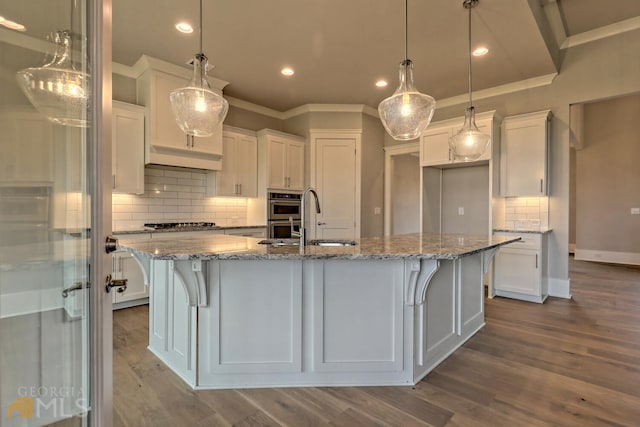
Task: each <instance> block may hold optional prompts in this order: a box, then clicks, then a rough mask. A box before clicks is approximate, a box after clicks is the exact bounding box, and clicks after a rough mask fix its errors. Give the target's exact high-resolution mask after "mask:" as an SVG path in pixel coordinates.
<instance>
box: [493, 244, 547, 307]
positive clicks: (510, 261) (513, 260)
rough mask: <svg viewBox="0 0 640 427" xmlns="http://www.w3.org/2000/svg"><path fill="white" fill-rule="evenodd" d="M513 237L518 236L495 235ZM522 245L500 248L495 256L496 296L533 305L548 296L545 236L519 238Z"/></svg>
mask: <svg viewBox="0 0 640 427" xmlns="http://www.w3.org/2000/svg"><path fill="white" fill-rule="evenodd" d="M496 234H497V235H506V236H510V237H512V236H513V235H514V234H518V233H517V232H516V233H496ZM518 235H519V236H520V237H521V239H522V240H521V241H519V242H515V243H511V244H510V245H507V246H505V247H503V248H501V249H500V250H499V251H498V253H497V254H496V256H495V260H494V274H493V281H494V283H493V288H494V291H495V294H496V295H498V296H502V297H508V298H516V299H521V300H524V301H531V302H540V303H541V302H544V300H545V299H546V298H547V295H548V289H547V288H548V284H547V282H548V279H547V262H546V255H547V250H546V246H547V245H546V240H547V238H546V234H528V233H522V234H518Z"/></svg>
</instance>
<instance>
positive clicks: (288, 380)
mask: <svg viewBox="0 0 640 427" xmlns="http://www.w3.org/2000/svg"><path fill="white" fill-rule="evenodd" d="M517 240H518V238H517V237H516V238H505V237H491V236H490V237H486V236H468V235H439V234H407V235H400V236H389V237H380V238H363V239H360V240H358V241H357V244H356V245H355V246H340V247H321V246H304V247H303V250H300V248H299V247H297V246H272V245H263V244H259V243H258V242H259V240H258V239H253V238H247V237H236V236H226V235H211V236H205V237H193V238H188V239H182V240H153V239H146V240H139V239H138V240H131V241H127V240H126V239H125V240H123V241H122V242H121V247H122V248H123V249H126V250H128V251H130V252H132V253H133V255H134V256H135V258H136V259H137V260H138V262H139V263H140V265H141V267H142V269H143V271H144V274H145V281H146V282H147V283H148V284H150V286H151V292H150V310H149V349H150V350H151V351H152V352H153V353H154V354H156V355H157V356H158V357H159V358H160V359H161V360H162V361H163V362H164V363H166V364H167V365H168V366H169V367H170V368H171V369H172V370H173V371H174V372H176V373H177V374H178V375H179V376H180V377H182V378H183V379H184V380H185V381H186V382H187V383H189V384H190V385H191V386H192V387H193V388H196V389H208V388H211V389H213V388H240V387H282V386H341V385H344V386H347V385H413V384H416V383H417V382H418V381H420V379H422V378H423V377H424V376H425V375H426V374H427V373H428V372H429V371H430V370H432V369H433V368H434V367H435V366H437V365H438V364H439V363H440V362H442V361H443V360H444V359H445V358H446V357H447V356H449V355H450V354H451V353H452V352H453V351H455V350H456V349H457V348H458V347H459V346H460V345H462V344H463V343H464V342H465V341H466V340H468V339H469V338H470V337H471V336H472V335H473V334H475V333H476V332H477V331H478V330H479V329H480V328H482V326H483V325H484V284H483V280H484V275H485V273H486V272H487V269H488V267H489V265H490V262H491V259H492V257H493V255H494V254H495V252H496V250H497V249H498V248H499V247H500V246H502V245H505V244H508V243H511V242H513V241H517Z"/></svg>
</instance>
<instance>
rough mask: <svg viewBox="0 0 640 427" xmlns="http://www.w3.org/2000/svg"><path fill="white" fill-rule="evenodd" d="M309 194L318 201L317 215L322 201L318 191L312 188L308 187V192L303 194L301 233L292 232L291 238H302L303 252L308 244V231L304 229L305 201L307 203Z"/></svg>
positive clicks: (305, 191) (301, 246) (301, 198)
mask: <svg viewBox="0 0 640 427" xmlns="http://www.w3.org/2000/svg"><path fill="white" fill-rule="evenodd" d="M307 193H311V194H313V197H314V198H315V199H316V213H320V200H318V193H316V190H314V189H313V188H311V187H307V188H306V190H304V191H303V192H302V196H301V197H300V201H301V203H300V206H301V209H300V231H295V232H294V231H292V232H291V237H300V249H301V250H302V248H303V247H304V245H306V244H307V233H306V230H305V228H304V220H305V214H304V211H305V209H304V205H305V203H304V201H305V196H306V195H307Z"/></svg>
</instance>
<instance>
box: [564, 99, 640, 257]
mask: <svg viewBox="0 0 640 427" xmlns="http://www.w3.org/2000/svg"><path fill="white" fill-rule="evenodd" d="M639 117H640V95H634V96H627V97H622V98H616V99H610V100H606V101H600V102H595V103H589V104H585V106H584V143H585V145H584V149H582V150H577V151H576V217H575V218H576V221H575V224H576V259H589V260H602V261H610V262H624V261H625V260H627V258H628V261H630V262H633V261H634V260H635V263H639V264H640V215H631V213H630V209H631V208H632V207H640V168H639V167H638V160H639V159H640V144H638V141H639V140H638V129H637V123H638V118H639ZM621 253H622V254H626V255H621ZM632 254H634V255H632ZM619 256H623V259H622V260H619V259H618V257H619Z"/></svg>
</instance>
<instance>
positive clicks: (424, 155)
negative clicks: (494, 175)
mask: <svg viewBox="0 0 640 427" xmlns="http://www.w3.org/2000/svg"><path fill="white" fill-rule="evenodd" d="M463 124H464V119H463V118H455V119H450V120H443V121H440V122H435V123H431V124H430V125H429V127H428V128H427V129H426V130H425V131H424V132H423V133H422V136H421V137H420V166H445V165H449V164H452V163H463V162H462V161H461V160H456V159H454V156H453V153H452V152H451V149H450V148H449V139H450V138H451V137H452V136H453V135H455V134H456V133H458V131H459V130H460V128H462V125H463ZM476 125H477V126H478V129H479V130H480V131H481V132H483V133H485V134H487V135H489V137H490V139H491V140H490V142H489V146H488V147H487V149H486V150H485V151H484V153H482V156H480V158H479V159H477V160H476V162H479V161H483V160H490V159H491V158H492V153H493V151H494V141H495V140H497V137H498V135H499V126H500V119H499V117H498V116H497V115H496V112H495V111H487V112H485V113H481V114H477V115H476ZM471 163H472V164H473V162H471Z"/></svg>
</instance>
